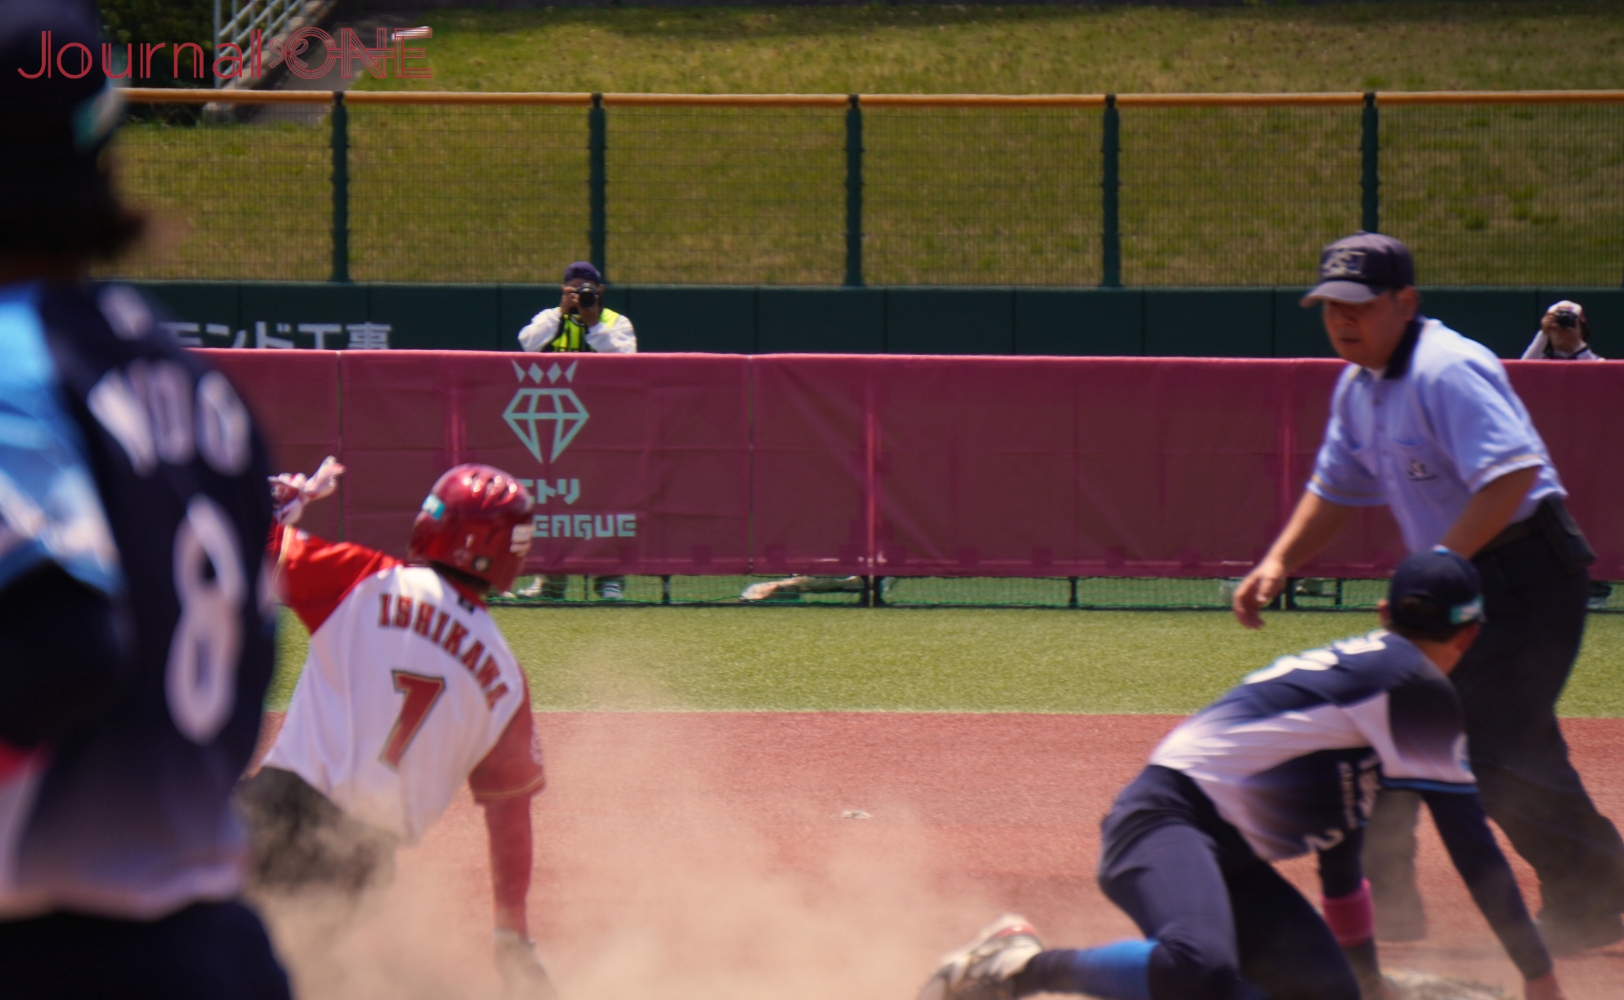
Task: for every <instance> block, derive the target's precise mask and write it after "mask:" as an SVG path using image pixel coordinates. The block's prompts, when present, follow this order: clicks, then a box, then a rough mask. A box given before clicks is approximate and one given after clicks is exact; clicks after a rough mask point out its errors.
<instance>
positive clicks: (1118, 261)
mask: <svg viewBox="0 0 1624 1000" xmlns="http://www.w3.org/2000/svg"><path fill="white" fill-rule="evenodd" d="M1104 124H1105V127H1104V129H1103V130H1102V134H1101V137H1100V271H1101V273H1100V287H1101V288H1121V287H1122V230H1121V223H1120V221H1119V219H1118V217H1117V209H1118V201H1117V198H1118V194H1119V193H1120V189H1121V187H1122V182H1121V175H1120V174H1119V173H1118V168H1119V166H1120V159H1121V153H1122V113H1121V112H1119V111H1118V110H1117V103H1116V95H1115V94H1106V95H1105V123H1104Z"/></svg>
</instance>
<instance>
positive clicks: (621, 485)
mask: <svg viewBox="0 0 1624 1000" xmlns="http://www.w3.org/2000/svg"><path fill="white" fill-rule="evenodd" d="M208 353H209V354H210V356H211V358H212V359H213V360H214V361H215V362H216V363H217V364H219V365H220V366H221V367H222V368H223V369H225V370H226V371H227V373H228V374H229V375H231V377H232V378H233V379H234V380H235V381H236V382H237V384H238V385H239V386H240V387H241V388H242V391H243V394H244V396H245V398H247V399H248V401H249V404H250V405H251V406H252V407H253V408H254V409H255V411H256V412H257V413H258V414H259V415H260V417H261V419H262V421H263V422H264V424H265V426H266V427H267V429H268V433H269V435H270V436H271V437H272V438H273V440H274V441H275V443H276V445H277V448H278V454H279V456H280V458H281V460H282V462H283V464H284V466H285V467H287V468H303V469H307V470H308V469H312V468H314V467H315V464H316V462H317V461H318V460H319V459H320V457H321V456H322V455H323V454H327V453H333V454H338V455H339V456H340V457H341V458H342V459H343V461H344V462H345V463H346V464H347V465H348V466H349V468H350V473H349V475H348V476H347V477H346V479H345V482H344V487H343V490H344V492H343V495H342V504H341V513H342V533H343V537H346V538H350V539H353V540H356V541H360V542H363V543H366V544H369V545H375V546H377V547H380V548H383V549H385V550H387V551H391V552H397V553H398V552H400V551H401V550H402V549H403V548H404V544H405V539H406V535H407V532H408V530H409V527H410V524H411V520H412V517H413V516H414V515H415V513H416V510H417V507H418V505H419V503H421V501H422V498H423V497H424V496H425V495H426V494H427V492H428V489H429V486H430V485H431V484H432V483H433V481H434V479H435V477H436V476H437V475H439V473H440V472H442V471H444V470H445V469H446V468H448V467H449V466H451V465H453V464H456V463H457V462H463V461H483V462H489V463H492V464H495V465H498V466H501V467H503V468H506V469H508V470H510V471H511V472H513V473H514V474H515V475H517V476H519V477H521V478H523V479H525V480H526V481H527V483H528V484H529V485H531V487H532V488H533V489H534V492H535V495H536V497H537V500H538V506H537V517H536V534H537V539H536V544H535V547H534V549H533V552H532V560H531V564H530V568H531V569H532V570H541V569H552V570H557V571H561V572H562V571H566V570H567V571H570V572H576V573H647V574H705V573H747V572H754V573H781V572H783V573H788V572H810V573H841V574H847V573H851V574H869V575H944V576H960V575H962V576H977V575H979V576H1238V575H1240V574H1242V573H1244V572H1245V571H1246V569H1247V568H1248V567H1249V566H1250V565H1251V564H1252V563H1253V562H1254V561H1255V560H1256V559H1257V558H1258V556H1259V555H1261V554H1262V552H1263V551H1264V549H1265V548H1266V547H1267V545H1268V543H1269V541H1270V539H1272V537H1273V536H1274V533H1275V532H1277V531H1278V530H1279V528H1280V526H1281V525H1282V524H1283V523H1284V521H1285V518H1286V517H1287V516H1288V515H1289V513H1290V511H1291V508H1292V505H1293V504H1295V503H1296V500H1297V497H1298V495H1299V494H1300V492H1301V490H1302V486H1303V483H1304V482H1305V481H1306V480H1307V478H1308V473H1309V470H1310V468H1311V467H1312V464H1313V459H1314V454H1315V452H1316V451H1317V449H1318V447H1319V442H1320V436H1321V434H1322V432H1323V430H1324V424H1325V417H1326V412H1327V407H1328V403H1329V399H1330V393H1331V389H1332V387H1333V385H1334V383H1335V380H1336V376H1337V373H1338V372H1339V371H1340V370H1341V367H1342V366H1341V364H1340V363H1339V362H1336V361H1326V360H1232V359H1185V358H1170V359H1149V358H1019V357H898V356H871V355H863V356H855V355H853V356H841V355H768V356H759V357H745V356H738V355H700V354H675V355H590V354H589V355H569V356H564V355H536V354H496V353H472V352H415V351H388V352H384V351H370V352H361V351H356V352H343V353H342V354H337V353H332V352H320V353H318V352H285V353H284V352H274V353H272V352H249V351H242V352H232V351H210V352H208ZM1507 367H1508V369H1509V370H1510V372H1511V378H1512V381H1513V383H1514V384H1515V385H1516V387H1517V389H1518V392H1519V393H1520V394H1521V395H1522V397H1523V399H1524V400H1525V402H1526V403H1527V404H1528V407H1529V410H1530V412H1531V413H1532V414H1533V417H1534V421H1535V423H1536V424H1537V425H1538V426H1539V428H1540V430H1541V433H1542V434H1543V435H1544V437H1545V440H1546V442H1547V444H1548V445H1549V447H1550V449H1551V452H1552V456H1553V458H1554V459H1555V461H1556V464H1557V467H1558V469H1559V470H1560V472H1561V475H1562V477H1563V480H1564V482H1565V483H1566V484H1567V486H1568V487H1569V489H1570V491H1571V492H1572V498H1571V500H1570V506H1571V507H1572V509H1573V511H1574V513H1575V515H1576V517H1577V518H1578V519H1579V521H1580V523H1581V524H1582V525H1583V526H1584V528H1585V530H1586V532H1587V533H1588V534H1589V535H1590V537H1591V540H1592V543H1593V544H1594V545H1595V547H1596V549H1597V551H1598V553H1599V554H1600V557H1601V558H1600V561H1599V563H1598V565H1597V566H1596V567H1595V570H1594V572H1595V574H1596V575H1597V576H1602V577H1608V578H1613V579H1617V578H1619V577H1621V576H1624V519H1621V518H1619V517H1618V516H1617V514H1616V513H1615V509H1616V499H1615V498H1617V497H1618V496H1620V495H1624V449H1619V448H1617V447H1616V446H1613V445H1612V444H1611V442H1610V441H1609V436H1608V435H1607V434H1606V433H1605V431H1604V429H1605V428H1608V427H1616V426H1620V425H1621V424H1624V364H1555V363H1549V362H1512V363H1510V364H1508V366H1507ZM317 509H318V510H320V508H317ZM328 516H330V517H336V515H328ZM311 527H312V530H317V531H328V530H330V528H329V526H326V525H324V524H323V523H321V522H313V523H312V525H311ZM332 527H337V524H336V522H335V523H334V525H332ZM1402 555H1403V549H1402V546H1401V544H1400V542H1399V538H1398V533H1397V530H1396V528H1395V527H1394V525H1393V523H1392V519H1391V518H1390V517H1389V516H1388V515H1387V513H1386V511H1385V510H1384V509H1381V508H1374V509H1371V510H1367V511H1363V512H1361V513H1360V516H1359V517H1358V518H1357V519H1356V520H1355V522H1354V525H1353V526H1352V527H1351V528H1350V529H1349V530H1347V531H1345V532H1344V533H1343V534H1342V536H1341V537H1339V538H1338V539H1337V540H1336V542H1335V543H1333V544H1332V546H1331V547H1330V548H1328V549H1327V550H1326V552H1325V553H1323V554H1322V555H1321V556H1320V558H1319V559H1317V560H1316V561H1315V562H1314V563H1313V564H1311V565H1310V566H1309V567H1305V569H1304V573H1305V574H1309V575H1326V576H1350V577H1353V576H1377V575H1381V574H1382V573H1384V572H1385V571H1386V570H1387V569H1389V568H1390V567H1391V566H1392V565H1393V564H1394V563H1395V562H1397V560H1398V559H1399V558H1401V557H1402Z"/></svg>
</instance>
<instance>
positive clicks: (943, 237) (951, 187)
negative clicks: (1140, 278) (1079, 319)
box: [863, 108, 1101, 285]
mask: <svg viewBox="0 0 1624 1000" xmlns="http://www.w3.org/2000/svg"><path fill="white" fill-rule="evenodd" d="M1100 133H1101V124H1100V113H1099V111H1097V110H1094V109H1084V108H1006V109H1001V110H1000V109H988V108H921V109H914V108H879V109H874V110H869V111H865V112H864V113H863V270H864V275H865V278H866V280H867V281H868V283H870V284H874V285H1097V284H1099V281H1100V225H1101V223H1100V212H1101V209H1100Z"/></svg>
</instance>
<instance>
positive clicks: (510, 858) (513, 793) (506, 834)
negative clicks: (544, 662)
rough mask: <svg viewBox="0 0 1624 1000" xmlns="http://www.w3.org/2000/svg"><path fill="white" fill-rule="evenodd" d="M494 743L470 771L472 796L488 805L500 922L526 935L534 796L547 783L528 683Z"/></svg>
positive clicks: (493, 883) (494, 893)
mask: <svg viewBox="0 0 1624 1000" xmlns="http://www.w3.org/2000/svg"><path fill="white" fill-rule="evenodd" d="M521 693H522V694H523V696H524V699H523V701H521V702H520V703H519V710H518V711H516V712H514V713H513V718H512V719H510V720H508V724H507V726H506V727H505V728H504V729H503V730H502V735H501V737H500V738H499V739H497V741H496V746H494V747H492V748H491V752H490V753H488V754H486V755H485V759H484V760H482V761H480V762H479V766H478V767H476V768H474V770H473V773H471V774H469V775H468V787H470V788H471V789H473V792H474V801H476V802H478V803H479V804H480V805H481V806H483V807H484V808H485V832H486V834H487V835H488V836H489V837H490V847H491V892H492V896H493V900H492V901H493V903H494V904H495V908H496V926H497V927H498V928H501V929H505V930H512V931H518V932H519V933H520V934H526V935H527V934H528V928H527V926H526V920H525V898H526V897H527V896H528V895H529V894H530V867H531V837H530V797H531V796H533V795H535V794H536V793H537V792H539V791H541V789H542V788H543V787H544V786H545V785H546V784H547V776H546V773H545V772H544V771H543V770H542V767H541V752H540V750H538V749H537V747H536V739H535V722H534V720H533V719H532V717H531V714H530V690H529V686H528V685H526V687H525V689H524V690H523V691H522V692H521Z"/></svg>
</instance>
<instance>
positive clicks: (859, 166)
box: [846, 94, 863, 288]
mask: <svg viewBox="0 0 1624 1000" xmlns="http://www.w3.org/2000/svg"><path fill="white" fill-rule="evenodd" d="M850 102H851V103H850V106H848V107H847V108H846V284H847V285H849V286H851V287H852V288H861V287H863V107H862V102H861V99H860V98H859V97H858V96H857V95H856V94H852V95H851V98H850Z"/></svg>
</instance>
